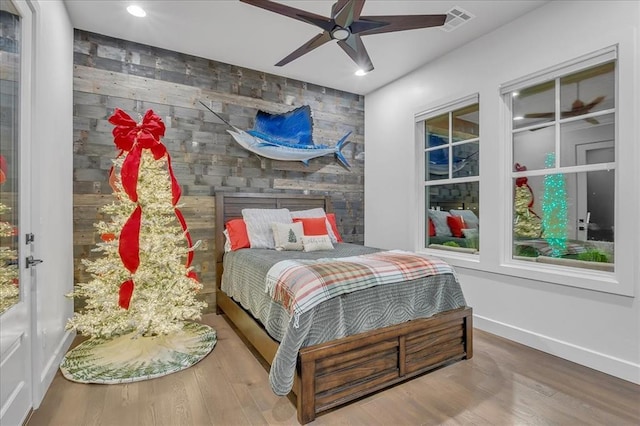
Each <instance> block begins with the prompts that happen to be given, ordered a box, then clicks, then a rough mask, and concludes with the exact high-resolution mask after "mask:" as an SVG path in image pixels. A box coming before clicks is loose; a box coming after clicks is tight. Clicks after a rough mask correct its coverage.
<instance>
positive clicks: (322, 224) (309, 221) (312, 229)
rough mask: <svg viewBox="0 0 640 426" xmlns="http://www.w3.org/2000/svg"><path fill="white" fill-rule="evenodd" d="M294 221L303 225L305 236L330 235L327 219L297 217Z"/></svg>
mask: <svg viewBox="0 0 640 426" xmlns="http://www.w3.org/2000/svg"><path fill="white" fill-rule="evenodd" d="M293 221H294V222H300V223H302V228H303V229H304V235H329V233H328V232H327V218H326V217H296V218H294V219H293ZM329 241H331V238H329Z"/></svg>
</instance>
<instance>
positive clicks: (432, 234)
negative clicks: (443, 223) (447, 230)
mask: <svg viewBox="0 0 640 426" xmlns="http://www.w3.org/2000/svg"><path fill="white" fill-rule="evenodd" d="M429 236H430V237H435V236H436V225H434V224H433V220H431V218H429Z"/></svg>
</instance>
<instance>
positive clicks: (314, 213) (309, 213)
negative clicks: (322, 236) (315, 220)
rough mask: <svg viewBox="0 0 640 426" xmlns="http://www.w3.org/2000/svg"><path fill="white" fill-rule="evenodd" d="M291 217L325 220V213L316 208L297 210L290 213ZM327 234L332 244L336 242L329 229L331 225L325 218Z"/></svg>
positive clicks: (321, 209)
mask: <svg viewBox="0 0 640 426" xmlns="http://www.w3.org/2000/svg"><path fill="white" fill-rule="evenodd" d="M291 217H292V218H296V217H299V218H307V217H325V218H326V217H327V213H326V212H325V211H324V209H323V208H322V207H316V208H315V209H308V210H298V211H295V212H291ZM327 234H329V237H330V238H331V242H332V243H337V242H338V237H337V236H336V235H335V233H334V232H333V229H332V228H331V223H330V222H329V220H328V218H327Z"/></svg>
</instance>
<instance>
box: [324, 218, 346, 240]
mask: <svg viewBox="0 0 640 426" xmlns="http://www.w3.org/2000/svg"><path fill="white" fill-rule="evenodd" d="M327 220H328V221H329V225H331V230H332V231H333V234H334V235H335V236H336V240H337V241H338V242H339V243H342V242H343V240H342V235H340V232H338V225H337V224H336V215H335V213H327Z"/></svg>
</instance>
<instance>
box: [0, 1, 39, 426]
mask: <svg viewBox="0 0 640 426" xmlns="http://www.w3.org/2000/svg"><path fill="white" fill-rule="evenodd" d="M0 20H1V23H2V41H3V43H0V88H1V93H0V94H1V95H2V96H1V97H0V102H1V104H2V105H1V107H2V116H1V117H2V121H1V123H0V154H1V156H0V209H1V210H2V212H1V213H0V291H1V293H0V303H2V305H1V307H0V312H1V313H0V424H1V425H3V426H5V425H7V426H9V425H21V424H22V423H23V421H24V420H25V418H26V417H27V415H28V414H29V411H30V410H31V408H32V406H33V397H32V362H31V359H32V350H31V348H32V344H33V343H32V340H33V322H32V321H33V320H32V312H33V310H32V303H33V300H32V296H31V295H32V289H33V288H35V287H34V286H35V282H34V280H35V274H33V273H32V272H33V269H34V266H33V265H27V258H28V257H29V256H31V250H32V246H33V243H30V242H28V241H27V235H29V236H30V235H31V234H30V232H31V215H32V214H33V211H32V209H31V203H30V195H31V169H30V162H31V152H30V147H31V129H30V126H31V110H30V109H31V102H30V100H31V86H32V77H31V76H32V73H31V59H30V55H31V53H32V50H31V46H32V34H33V31H32V29H33V26H32V22H33V16H32V13H31V10H30V9H29V8H28V5H27V3H26V2H14V1H12V0H9V1H2V2H1V3H0ZM31 260H33V258H31Z"/></svg>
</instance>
